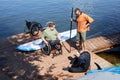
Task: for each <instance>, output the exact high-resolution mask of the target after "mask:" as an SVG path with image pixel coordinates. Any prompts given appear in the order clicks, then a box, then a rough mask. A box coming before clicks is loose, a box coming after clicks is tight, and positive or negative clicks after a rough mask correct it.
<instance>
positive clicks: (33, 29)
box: [30, 25, 39, 36]
mask: <svg viewBox="0 0 120 80" xmlns="http://www.w3.org/2000/svg"><path fill="white" fill-rule="evenodd" d="M30 33H31V34H32V36H36V35H38V33H39V26H34V25H33V26H32V28H31V31H30Z"/></svg>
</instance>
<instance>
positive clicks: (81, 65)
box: [63, 51, 90, 73]
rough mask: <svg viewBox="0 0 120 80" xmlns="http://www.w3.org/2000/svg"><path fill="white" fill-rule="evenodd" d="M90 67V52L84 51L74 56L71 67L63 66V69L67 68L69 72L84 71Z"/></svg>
mask: <svg viewBox="0 0 120 80" xmlns="http://www.w3.org/2000/svg"><path fill="white" fill-rule="evenodd" d="M89 68H90V53H89V52H87V51H84V52H82V53H81V54H80V56H78V57H77V56H76V55H75V58H74V61H73V63H72V65H71V67H67V68H63V70H68V71H69V72H73V73H78V72H86V71H87V70H88V69H89Z"/></svg>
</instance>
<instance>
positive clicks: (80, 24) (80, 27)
mask: <svg viewBox="0 0 120 80" xmlns="http://www.w3.org/2000/svg"><path fill="white" fill-rule="evenodd" d="M76 22H77V31H78V32H86V31H88V29H89V26H87V27H86V26H85V25H86V24H87V23H92V22H93V19H92V18H91V17H90V16H88V15H87V14H85V13H82V14H81V15H80V16H79V17H77V18H76Z"/></svg>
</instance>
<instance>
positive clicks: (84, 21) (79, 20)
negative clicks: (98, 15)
mask: <svg viewBox="0 0 120 80" xmlns="http://www.w3.org/2000/svg"><path fill="white" fill-rule="evenodd" d="M74 12H75V15H76V19H71V20H72V21H74V22H76V26H77V42H76V46H77V48H78V51H80V48H82V50H83V51H84V50H86V49H87V47H86V42H85V40H86V32H87V31H89V29H90V27H89V26H90V24H91V23H92V22H93V21H94V20H93V18H91V17H90V16H88V15H87V14H85V13H83V12H82V11H81V10H80V9H79V8H76V9H75V11H74Z"/></svg>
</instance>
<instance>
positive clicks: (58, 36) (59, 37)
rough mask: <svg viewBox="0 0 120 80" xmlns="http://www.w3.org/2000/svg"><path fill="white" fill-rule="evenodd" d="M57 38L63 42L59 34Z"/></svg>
mask: <svg viewBox="0 0 120 80" xmlns="http://www.w3.org/2000/svg"><path fill="white" fill-rule="evenodd" d="M57 38H58V39H59V40H60V41H61V40H62V39H61V36H60V34H59V33H57Z"/></svg>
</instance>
